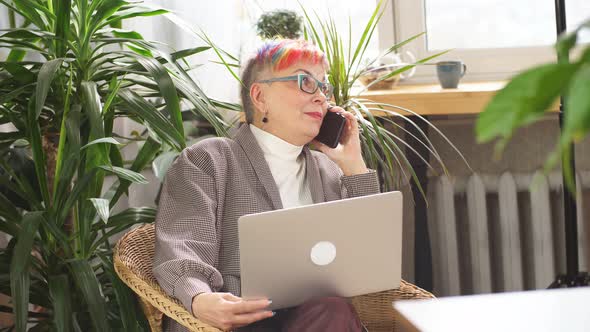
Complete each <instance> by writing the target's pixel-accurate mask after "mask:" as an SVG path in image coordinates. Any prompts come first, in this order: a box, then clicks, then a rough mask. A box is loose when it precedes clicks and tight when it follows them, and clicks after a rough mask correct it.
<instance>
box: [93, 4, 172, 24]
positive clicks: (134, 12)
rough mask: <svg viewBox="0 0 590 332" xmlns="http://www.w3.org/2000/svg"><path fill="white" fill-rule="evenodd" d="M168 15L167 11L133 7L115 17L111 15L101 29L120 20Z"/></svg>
mask: <svg viewBox="0 0 590 332" xmlns="http://www.w3.org/2000/svg"><path fill="white" fill-rule="evenodd" d="M167 13H169V11H168V10H165V9H156V10H154V9H149V8H141V7H139V6H135V7H133V8H131V9H127V10H122V11H120V12H118V13H117V14H115V15H112V16H111V18H109V19H107V20H106V22H105V23H104V24H102V25H101V27H103V26H106V25H113V24H115V23H117V22H119V21H121V20H126V19H129V18H133V17H147V16H157V15H163V14H167Z"/></svg>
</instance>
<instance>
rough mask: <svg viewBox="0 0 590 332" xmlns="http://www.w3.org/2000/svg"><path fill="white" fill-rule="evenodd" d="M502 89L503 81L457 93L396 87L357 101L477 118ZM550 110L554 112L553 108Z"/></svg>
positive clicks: (435, 86)
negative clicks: (368, 100) (367, 100)
mask: <svg viewBox="0 0 590 332" xmlns="http://www.w3.org/2000/svg"><path fill="white" fill-rule="evenodd" d="M505 85H506V81H490V82H466V83H461V84H459V87H458V88H457V89H443V88H441V87H440V85H439V84H421V85H398V86H396V87H395V88H393V89H391V90H374V91H366V92H364V93H363V94H361V97H365V98H367V99H370V100H372V101H374V102H378V103H385V104H392V105H396V106H400V107H404V108H407V109H409V110H411V111H413V112H416V113H418V114H420V115H458V114H477V113H481V112H482V111H483V110H484V108H485V106H486V105H487V103H488V102H489V101H490V99H491V98H492V97H493V96H494V95H495V94H496V92H498V91H499V90H500V89H502V88H503V87H504V86H505ZM552 110H557V108H556V107H555V105H554V106H553V107H552ZM396 111H398V112H400V113H401V114H404V115H408V113H405V112H403V111H399V110H396ZM376 115H377V114H376Z"/></svg>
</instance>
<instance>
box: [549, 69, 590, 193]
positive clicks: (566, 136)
mask: <svg viewBox="0 0 590 332" xmlns="http://www.w3.org/2000/svg"><path fill="white" fill-rule="evenodd" d="M589 88H590V65H586V66H583V67H581V69H580V70H579V71H578V72H577V73H576V74H575V75H574V77H573V78H572V82H571V85H570V87H569V90H568V93H567V98H566V99H565V105H564V106H565V108H564V113H565V116H564V120H565V121H564V122H565V123H564V126H563V131H562V134H561V138H560V143H559V145H560V146H559V149H558V151H559V150H561V151H562V155H563V158H562V160H563V162H564V165H563V170H564V175H565V176H564V178H565V182H566V185H567V187H568V188H569V189H570V191H571V192H575V183H574V174H573V173H572V168H571V165H570V156H571V153H572V151H571V144H573V143H576V142H579V141H581V140H582V139H583V138H584V137H585V136H586V135H587V134H588V131H590V98H589V95H588V92H589V91H590V90H589ZM556 161H557V159H556V158H555V157H553V158H550V159H549V160H548V162H547V163H546V165H545V169H546V170H547V169H549V168H553V167H554V166H555V164H556Z"/></svg>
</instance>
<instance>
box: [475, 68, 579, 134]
mask: <svg viewBox="0 0 590 332" xmlns="http://www.w3.org/2000/svg"><path fill="white" fill-rule="evenodd" d="M576 68H577V66H576V65H573V64H547V65H542V66H538V67H535V68H532V69H529V70H526V71H524V72H523V73H521V74H518V75H517V76H515V77H514V78H513V79H512V80H511V81H510V82H509V83H508V84H507V85H506V87H504V88H503V89H502V90H500V91H499V92H498V93H497V94H496V95H495V96H494V97H493V99H492V100H491V101H490V103H489V104H488V105H487V106H486V108H485V110H484V112H483V113H482V114H481V115H480V116H479V119H478V120H477V124H476V131H477V140H478V142H480V143H481V142H487V141H489V140H491V139H494V138H496V137H501V138H503V139H504V140H503V144H504V143H505V142H506V140H507V139H508V138H510V137H511V135H512V133H513V132H514V130H515V129H516V128H518V127H520V126H523V125H526V124H529V123H531V122H532V121H534V120H536V119H538V118H539V117H540V116H541V115H542V114H543V113H544V112H545V110H546V109H547V108H548V107H549V106H550V105H551V103H553V102H554V101H555V100H556V98H557V97H558V96H559V94H560V92H561V91H562V90H563V87H564V86H567V84H568V82H569V81H570V79H571V77H572V75H573V73H574V72H575V70H576Z"/></svg>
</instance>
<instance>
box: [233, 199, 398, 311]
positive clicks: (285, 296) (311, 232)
mask: <svg viewBox="0 0 590 332" xmlns="http://www.w3.org/2000/svg"><path fill="white" fill-rule="evenodd" d="M238 232H239V241H240V268H241V284H242V285H241V286H242V297H243V298H245V299H258V298H269V299H271V300H272V301H273V302H272V304H271V306H270V309H271V310H276V309H283V308H289V307H293V306H297V305H300V304H302V303H304V302H306V301H307V300H309V299H312V298H314V297H326V296H340V297H350V296H356V295H362V294H368V293H373V292H380V291H384V290H389V289H395V288H398V287H399V285H400V281H401V251H402V250H401V248H402V194H401V192H399V191H394V192H387V193H382V194H375V195H370V196H363V197H356V198H349V199H342V200H338V201H331V202H325V203H318V204H313V205H307V206H302V207H295V208H288V209H282V210H274V211H268V212H263V213H256V214H250V215H244V216H242V217H240V218H239V219H238Z"/></svg>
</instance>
